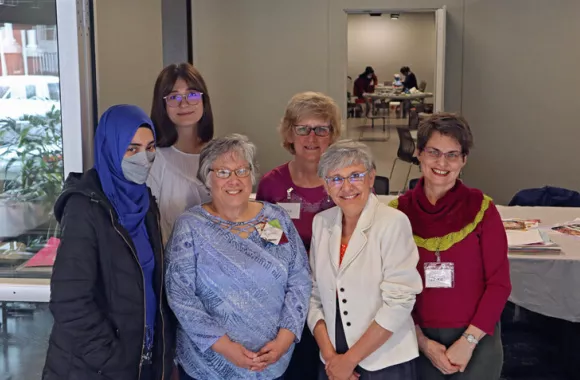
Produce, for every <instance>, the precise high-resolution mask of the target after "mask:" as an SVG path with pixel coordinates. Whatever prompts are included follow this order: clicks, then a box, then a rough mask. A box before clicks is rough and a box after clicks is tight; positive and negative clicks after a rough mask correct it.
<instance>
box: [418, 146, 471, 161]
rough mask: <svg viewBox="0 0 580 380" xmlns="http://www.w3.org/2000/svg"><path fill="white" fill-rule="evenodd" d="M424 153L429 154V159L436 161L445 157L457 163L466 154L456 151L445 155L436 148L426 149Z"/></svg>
mask: <svg viewBox="0 0 580 380" xmlns="http://www.w3.org/2000/svg"><path fill="white" fill-rule="evenodd" d="M424 152H425V153H427V157H429V158H431V159H434V160H436V159H438V158H439V157H441V156H445V158H446V159H447V161H449V162H457V161H459V159H460V158H462V157H463V156H465V154H463V153H461V152H459V151H456V150H454V151H451V152H445V153H443V152H442V151H440V150H439V149H436V148H425V150H424Z"/></svg>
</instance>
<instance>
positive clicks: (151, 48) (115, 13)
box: [94, 0, 163, 115]
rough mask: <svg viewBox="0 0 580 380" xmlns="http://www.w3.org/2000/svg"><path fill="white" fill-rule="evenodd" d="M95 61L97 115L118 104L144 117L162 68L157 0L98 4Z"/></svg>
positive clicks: (115, 0)
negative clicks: (140, 111) (130, 106)
mask: <svg viewBox="0 0 580 380" xmlns="http://www.w3.org/2000/svg"><path fill="white" fill-rule="evenodd" d="M94 4H95V45H96V46H95V60H96V66H97V67H96V72H97V102H98V113H99V115H101V114H102V113H103V112H104V111H105V110H106V109H107V108H108V107H110V106H112V105H115V104H119V103H130V104H136V105H138V106H140V107H141V108H143V109H144V110H145V111H146V112H147V113H149V111H150V110H151V96H152V94H153V85H154V83H155V79H156V78H157V75H158V74H159V72H160V71H161V69H162V68H163V49H162V42H161V41H162V30H161V0H122V1H119V0H98V1H95V2H94Z"/></svg>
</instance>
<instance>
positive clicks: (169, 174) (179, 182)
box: [147, 146, 211, 245]
mask: <svg viewBox="0 0 580 380" xmlns="http://www.w3.org/2000/svg"><path fill="white" fill-rule="evenodd" d="M198 168H199V154H189V153H183V152H181V151H180V150H178V149H177V148H175V147H173V146H171V147H168V148H157V153H156V154H155V161H154V162H153V166H152V167H151V171H150V172H149V177H148V179H147V185H148V186H149V187H150V188H151V192H152V193H153V196H154V197H155V198H156V199H157V205H158V206H159V211H160V213H161V234H162V237H163V245H166V244H167V241H168V240H169V237H170V236H171V232H172V231H173V224H174V223H175V221H176V220H177V218H178V217H179V216H180V215H181V214H183V212H184V211H185V210H187V209H189V208H191V207H193V206H196V205H198V204H201V203H205V202H208V201H210V199H211V197H210V195H209V192H208V191H207V189H206V187H205V186H204V185H203V184H202V183H201V182H200V181H199V180H198V179H197V177H196V176H197V169H198Z"/></svg>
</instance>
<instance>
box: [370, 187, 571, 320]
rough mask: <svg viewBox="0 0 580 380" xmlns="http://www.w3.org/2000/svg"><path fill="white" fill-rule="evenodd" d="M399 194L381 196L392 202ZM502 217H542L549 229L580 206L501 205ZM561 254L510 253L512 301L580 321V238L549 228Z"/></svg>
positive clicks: (546, 313) (545, 313)
mask: <svg viewBox="0 0 580 380" xmlns="http://www.w3.org/2000/svg"><path fill="white" fill-rule="evenodd" d="M395 198H396V196H391V195H388V196H379V199H380V200H381V201H382V202H384V203H388V202H390V201H391V200H392V199H395ZM497 209H498V211H499V213H500V215H501V217H502V218H504V219H508V218H523V219H540V220H541V223H540V227H545V228H546V229H547V230H548V229H549V227H551V226H553V225H554V224H556V223H559V222H567V221H570V220H574V219H576V218H578V217H580V208H572V207H570V208H567V207H507V206H497ZM548 234H549V236H550V238H552V240H553V241H554V242H555V243H557V244H558V245H560V247H562V252H561V253H559V254H509V260H510V273H511V281H512V293H511V295H510V301H511V302H513V303H514V304H516V305H518V306H521V307H524V308H526V309H528V310H531V311H534V312H536V313H540V314H543V315H547V316H550V317H555V318H560V319H565V320H567V321H571V322H580V238H574V237H571V236H567V235H562V234H560V233H558V232H555V231H551V230H549V233H548Z"/></svg>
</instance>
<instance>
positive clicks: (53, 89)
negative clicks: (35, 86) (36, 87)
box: [48, 83, 60, 102]
mask: <svg viewBox="0 0 580 380" xmlns="http://www.w3.org/2000/svg"><path fill="white" fill-rule="evenodd" d="M48 97H49V98H50V100H54V101H55V102H60V86H59V84H58V83H49V84H48Z"/></svg>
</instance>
